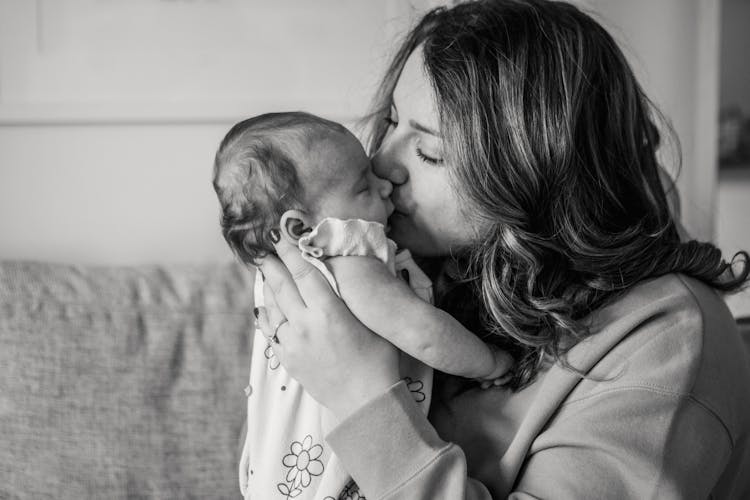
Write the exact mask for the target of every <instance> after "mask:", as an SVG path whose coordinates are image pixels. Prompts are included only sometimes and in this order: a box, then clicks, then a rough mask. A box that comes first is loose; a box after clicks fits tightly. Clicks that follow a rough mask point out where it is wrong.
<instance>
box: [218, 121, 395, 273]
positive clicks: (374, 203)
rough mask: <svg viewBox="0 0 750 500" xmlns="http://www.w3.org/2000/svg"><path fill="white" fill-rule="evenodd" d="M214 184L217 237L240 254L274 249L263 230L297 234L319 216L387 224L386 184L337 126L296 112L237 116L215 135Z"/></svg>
mask: <svg viewBox="0 0 750 500" xmlns="http://www.w3.org/2000/svg"><path fill="white" fill-rule="evenodd" d="M213 183H214V189H215V190H216V195H217V196H218V198H219V203H220V204H221V228H222V233H223V235H224V238H225V239H226V240H227V243H229V246H230V247H231V248H232V250H233V251H234V252H235V253H236V254H237V255H238V256H239V257H240V259H241V260H242V261H243V262H246V263H255V262H256V259H257V258H259V257H263V256H264V255H266V254H267V253H269V252H273V245H272V243H271V240H270V237H269V231H270V230H271V229H273V228H279V229H280V230H281V232H282V234H283V235H284V237H287V238H292V239H294V240H297V239H299V237H300V236H302V235H303V234H304V233H306V232H307V231H309V230H310V228H311V227H313V226H314V225H315V224H317V223H318V222H320V221H321V220H322V219H324V218H325V217H336V218H339V219H364V220H368V221H374V222H380V223H382V224H386V221H387V219H388V216H389V215H390V213H391V212H392V211H393V205H392V204H391V202H390V200H389V199H388V196H389V195H390V193H391V189H392V186H391V184H390V182H388V181H386V180H383V179H380V178H378V177H377V176H375V175H374V174H373V172H372V168H371V165H370V160H369V158H368V157H367V154H366V153H365V151H364V149H363V148H362V145H361V144H360V142H359V141H358V140H357V138H356V137H354V135H353V134H352V133H351V132H349V131H348V130H347V129H346V128H345V127H344V126H342V125H340V124H338V123H335V122H332V121H329V120H325V119H323V118H320V117H317V116H314V115H311V114H308V113H302V112H290V113H268V114H264V115H260V116H256V117H253V118H249V119H247V120H243V121H241V122H239V123H238V124H236V125H235V126H234V127H232V128H231V130H229V132H228V133H227V135H226V136H225V137H224V139H223V140H222V141H221V145H220V146H219V150H218V151H217V152H216V159H215V161H214V181H213Z"/></svg>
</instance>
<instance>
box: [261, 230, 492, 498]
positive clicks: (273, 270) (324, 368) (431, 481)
mask: <svg viewBox="0 0 750 500" xmlns="http://www.w3.org/2000/svg"><path fill="white" fill-rule="evenodd" d="M276 250H277V253H278V255H279V257H280V259H281V260H279V259H276V258H275V257H272V256H269V257H267V258H266V259H265V260H264V262H263V263H262V266H261V270H262V272H263V274H264V276H265V279H266V296H265V300H266V307H265V309H262V310H261V311H260V314H259V317H258V320H259V323H260V325H261V328H262V329H263V332H264V334H265V335H266V336H267V337H271V336H272V335H273V328H272V326H273V325H276V324H278V322H280V321H282V320H283V319H284V318H286V319H287V320H288V323H283V324H282V326H281V327H280V328H279V329H278V331H277V335H278V338H279V343H278V344H275V345H274V352H275V353H276V355H277V357H278V358H279V360H280V361H281V363H282V364H283V365H284V367H285V368H286V369H287V371H288V372H289V373H290V374H291V375H292V376H293V377H294V378H296V379H297V380H298V381H299V382H300V383H301V384H302V385H303V386H304V387H305V389H306V390H307V391H308V392H309V393H310V395H312V396H313V397H314V398H315V399H316V400H317V401H318V402H319V403H321V404H322V405H323V406H326V407H327V408H329V409H330V410H331V411H332V412H333V413H334V414H335V415H336V417H337V418H338V420H339V421H340V422H341V425H339V426H338V427H337V428H336V429H334V431H333V432H332V433H331V435H330V436H329V439H330V443H331V445H332V447H333V448H334V450H335V451H336V452H337V453H338V454H339V455H340V457H341V459H342V461H343V463H344V464H345V465H346V467H347V469H348V470H350V472H351V474H352V476H353V477H354V479H355V480H356V481H357V482H358V484H359V485H360V487H361V488H362V491H363V493H364V494H365V496H367V497H368V498H370V499H371V500H375V499H378V498H403V499H410V500H427V499H440V498H445V499H455V498H466V499H470V500H474V499H476V500H479V499H489V498H491V497H490V495H489V493H488V492H487V489H486V488H485V487H484V486H483V485H482V484H480V483H479V482H477V481H475V480H473V479H470V478H469V477H468V476H467V473H466V459H465V457H464V454H463V452H462V451H461V449H460V448H459V447H458V446H456V445H454V444H450V443H446V442H444V441H442V440H441V439H440V438H439V437H438V435H437V432H436V431H435V429H434V428H433V427H432V425H431V424H430V423H429V422H428V420H427V418H426V416H425V415H424V413H423V412H422V410H421V409H419V408H418V407H417V405H416V403H415V402H414V399H413V397H412V396H411V393H410V392H409V390H408V389H407V388H406V385H405V383H404V382H402V381H399V374H398V351H397V350H396V349H395V348H394V347H393V345H392V344H391V343H389V342H388V341H386V340H384V339H382V338H381V337H379V336H378V335H375V334H374V333H372V332H371V331H370V330H368V329H367V328H366V327H365V326H364V325H362V324H361V323H360V322H359V321H358V320H357V319H356V318H355V317H354V316H353V315H352V314H351V312H349V310H348V309H347V308H346V305H345V304H344V303H343V302H342V301H341V300H340V299H339V298H338V297H336V295H335V294H334V293H333V291H332V290H331V289H330V287H329V286H328V284H327V282H326V281H325V279H324V278H323V277H322V276H321V275H320V274H319V273H318V272H317V270H315V268H314V267H312V266H311V265H310V264H308V263H307V262H305V261H304V260H303V259H302V258H301V256H300V254H299V251H298V250H297V249H296V248H295V247H293V246H291V245H289V244H286V243H285V242H284V241H283V240H282V241H281V242H280V243H279V244H278V245H277V247H276ZM282 261H283V262H282Z"/></svg>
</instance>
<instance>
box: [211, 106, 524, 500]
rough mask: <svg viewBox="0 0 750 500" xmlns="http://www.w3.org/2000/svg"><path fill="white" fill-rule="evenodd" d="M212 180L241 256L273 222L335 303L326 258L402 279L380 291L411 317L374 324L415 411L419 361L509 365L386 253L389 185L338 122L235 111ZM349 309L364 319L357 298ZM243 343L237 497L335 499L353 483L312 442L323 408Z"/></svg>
mask: <svg viewBox="0 0 750 500" xmlns="http://www.w3.org/2000/svg"><path fill="white" fill-rule="evenodd" d="M214 189H215V190H216V193H217V195H218V198H219V202H220V204H221V211H222V231H223V234H224V237H225V239H226V240H227V242H228V243H229V245H230V247H231V248H232V250H233V251H234V252H235V253H236V254H237V256H238V257H239V258H240V259H241V260H242V261H243V262H244V263H246V264H255V263H256V262H257V259H258V258H261V257H263V256H264V255H266V254H268V253H273V251H274V249H273V245H272V243H271V241H270V238H269V231H270V230H271V229H272V228H278V229H279V230H280V232H281V234H282V237H284V238H287V239H288V240H290V241H292V242H294V243H295V244H296V245H297V246H298V247H299V248H300V250H301V251H302V255H303V257H304V258H305V259H306V260H308V262H310V263H311V264H313V265H314V266H315V267H317V268H318V269H319V270H320V271H321V273H322V274H323V275H324V276H325V277H326V279H327V280H328V282H329V283H330V285H331V287H332V289H333V290H334V291H335V292H336V293H337V294H339V295H340V296H341V297H342V299H343V300H344V301H345V302H346V299H347V297H346V293H343V294H342V293H340V290H339V287H338V285H337V283H336V279H335V276H333V275H332V273H331V272H330V270H329V269H328V267H327V266H326V262H325V261H326V259H327V258H330V257H336V256H369V257H373V258H377V259H379V260H381V261H382V262H383V263H384V264H385V265H386V266H387V267H388V269H389V270H390V271H391V272H392V273H394V274H398V275H400V276H404V275H406V276H408V281H409V287H404V288H403V289H394V291H393V294H392V295H391V296H390V299H391V300H393V301H394V304H398V307H407V308H409V309H411V310H414V311H418V314H410V315H408V317H410V318H419V321H418V323H417V324H408V323H406V321H407V320H405V319H403V318H401V317H399V315H394V318H393V321H392V322H391V328H390V329H389V330H388V331H386V332H383V331H382V324H381V323H379V325H380V327H379V329H378V333H379V334H380V335H382V336H383V337H385V338H386V339H387V340H388V341H390V342H391V343H392V344H394V345H395V346H396V347H398V348H399V349H400V350H401V351H402V353H403V354H402V359H401V363H400V369H401V375H402V377H403V378H404V379H405V380H406V382H407V385H408V387H409V388H410V389H411V392H412V394H413V395H414V397H415V399H416V401H417V402H418V403H420V404H421V405H422V407H423V410H424V411H425V412H427V410H428V409H429V401H430V394H431V389H432V370H431V368H435V369H437V370H440V371H443V372H445V373H450V374H453V375H458V376H462V377H468V378H476V379H480V380H483V381H485V383H486V382H491V381H494V380H498V379H499V378H500V377H502V376H503V375H504V374H505V373H506V372H507V371H508V369H509V368H510V366H511V358H510V356H509V355H508V354H507V353H505V352H503V351H500V350H498V349H495V348H493V347H491V346H489V345H488V344H485V343H484V342H482V341H481V340H480V339H479V338H478V337H477V336H476V335H474V334H473V333H471V332H470V331H468V330H466V329H465V328H464V327H463V326H462V325H461V324H460V323H459V322H458V321H456V320H455V319H454V318H453V317H451V316H450V315H449V314H447V313H445V312H443V311H441V310H439V309H436V308H434V307H432V306H431V304H430V303H431V300H432V288H431V283H430V280H429V279H428V278H427V277H426V276H425V274H424V273H423V272H422V271H421V270H420V269H419V267H417V265H416V264H415V263H414V261H413V260H412V258H411V255H410V254H409V252H408V250H402V251H398V252H397V248H396V244H395V243H394V242H393V241H392V240H390V239H388V238H387V236H386V232H387V226H386V225H387V220H388V217H389V215H390V214H391V212H392V211H393V205H392V204H391V202H390V200H389V195H390V193H391V190H392V186H391V184H390V182H388V181H387V180H384V179H380V178H378V177H377V176H376V175H375V174H374V173H373V172H372V167H371V164H370V160H369V158H368V157H367V154H366V153H365V151H364V149H363V148H362V145H361V144H360V143H359V141H358V140H357V138H356V137H354V135H352V133H351V132H349V131H348V130H347V129H346V128H345V127H343V126H342V125H340V124H338V123H335V122H331V121H328V120H325V119H323V118H320V117H317V116H314V115H310V114H307V113H301V112H293V113H269V114H265V115H260V116H257V117H254V118H250V119H247V120H244V121H242V122H240V123H238V124H236V125H235V126H234V127H232V129H231V130H230V131H229V132H228V133H227V135H226V137H224V140H223V141H222V142H221V145H220V146H219V150H218V152H217V153H216V160H215V164H214ZM404 270H405V271H406V273H403V272H402V271H404ZM344 292H345V291H344ZM261 304H262V285H261V283H260V282H259V281H257V280H256V305H261ZM352 312H353V313H354V314H355V315H356V316H357V317H358V318H359V319H360V321H362V322H363V323H364V324H365V325H366V326H367V325H368V319H369V318H368V317H367V316H368V314H367V311H366V310H363V309H362V305H361V304H359V305H358V309H354V308H353V309H352ZM373 320H374V319H373ZM254 345H255V346H256V348H254V349H253V351H252V360H251V368H250V370H251V373H250V384H249V386H248V388H247V389H246V392H247V395H248V425H247V436H246V441H245V446H244V450H243V456H242V459H241V462H240V488H241V490H242V493H243V495H244V496H245V497H246V498H249V493H250V491H252V492H259V493H258V495H259V497H260V498H271V497H272V494H273V495H277V494H278V492H281V493H282V494H284V495H286V496H287V497H289V498H292V497H293V498H311V499H325V498H327V497H331V498H338V497H339V494H340V492H341V491H343V490H344V489H345V488H352V487H353V485H352V482H351V480H350V478H349V476H348V474H347V473H346V471H345V470H344V469H343V468H342V467H341V465H340V463H339V462H338V461H337V459H336V457H335V456H334V455H333V454H332V453H331V452H330V450H329V449H328V447H327V445H326V444H325V442H324V436H325V434H326V432H327V431H328V430H330V429H331V428H332V427H333V425H334V424H335V423H334V422H333V420H332V416H331V414H330V413H328V412H327V410H326V409H325V408H323V407H322V406H321V405H319V404H317V402H315V400H313V399H312V398H311V397H310V396H309V395H308V394H306V393H305V391H304V390H303V389H302V387H301V386H300V385H299V384H298V383H297V382H296V381H295V380H293V379H291V378H290V377H289V376H288V374H286V372H285V371H284V370H283V367H280V366H279V364H278V361H277V360H276V359H275V356H274V355H273V349H272V344H269V343H267V340H266V339H265V337H263V336H262V333H261V332H260V331H259V330H256V333H255V339H254ZM261 345H265V346H267V347H266V348H265V351H261V349H260V348H258V346H261ZM485 385H486V384H485Z"/></svg>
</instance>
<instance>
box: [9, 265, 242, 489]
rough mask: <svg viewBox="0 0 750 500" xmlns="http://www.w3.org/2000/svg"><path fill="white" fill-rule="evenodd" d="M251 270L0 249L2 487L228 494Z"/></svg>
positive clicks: (236, 433) (234, 472)
mask: <svg viewBox="0 0 750 500" xmlns="http://www.w3.org/2000/svg"><path fill="white" fill-rule="evenodd" d="M252 283H253V276H252V273H251V272H249V271H248V270H246V269H244V268H242V267H240V266H238V265H236V264H216V265H205V266H171V267H165V266H148V267H146V266H144V267H77V266H68V265H60V264H43V263H32V262H4V263H0V498H71V499H73V498H75V499H81V498H97V499H98V498H237V497H238V495H239V493H238V491H239V490H238V486H237V479H236V477H237V460H238V456H237V447H238V440H239V434H240V430H241V427H242V424H243V421H244V419H245V396H244V393H243V388H244V387H245V385H246V383H247V376H248V373H249V360H250V349H251V345H250V344H249V343H250V342H251V339H252V336H251V335H250V333H251V332H252V324H253V320H254V318H253V316H252V307H253V296H252V292H253V287H252Z"/></svg>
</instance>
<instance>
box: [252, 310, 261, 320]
mask: <svg viewBox="0 0 750 500" xmlns="http://www.w3.org/2000/svg"><path fill="white" fill-rule="evenodd" d="M259 312H260V311H259V310H258V308H257V307H253V314H254V315H255V319H258V313H259Z"/></svg>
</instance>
